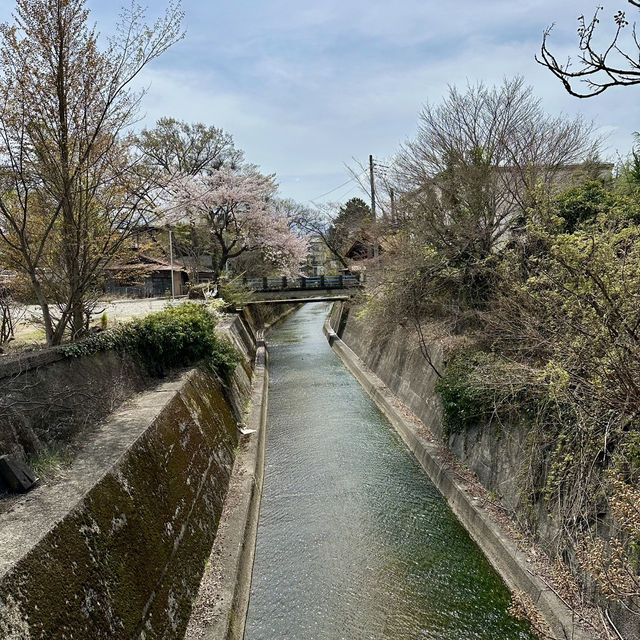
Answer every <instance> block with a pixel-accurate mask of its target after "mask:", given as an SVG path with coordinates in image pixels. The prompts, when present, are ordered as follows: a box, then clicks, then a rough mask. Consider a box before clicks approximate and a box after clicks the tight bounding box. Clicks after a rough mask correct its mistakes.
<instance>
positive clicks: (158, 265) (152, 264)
mask: <svg viewBox="0 0 640 640" xmlns="http://www.w3.org/2000/svg"><path fill="white" fill-rule="evenodd" d="M171 273H172V269H171V264H170V263H169V262H167V261H166V260H163V259H161V258H156V257H155V256H150V255H146V254H144V253H139V254H137V255H136V256H134V257H133V258H131V259H130V260H128V261H127V262H125V263H122V264H113V265H110V266H108V267H107V268H106V269H105V277H106V282H105V293H106V294H108V295H113V296H122V297H128V298H150V297H161V296H164V295H168V294H170V293H171ZM188 281H189V275H188V273H187V270H186V269H185V268H184V267H183V266H182V265H181V264H179V263H177V262H175V263H174V265H173V286H174V293H175V295H176V296H181V295H183V294H185V293H186V289H187V282H188Z"/></svg>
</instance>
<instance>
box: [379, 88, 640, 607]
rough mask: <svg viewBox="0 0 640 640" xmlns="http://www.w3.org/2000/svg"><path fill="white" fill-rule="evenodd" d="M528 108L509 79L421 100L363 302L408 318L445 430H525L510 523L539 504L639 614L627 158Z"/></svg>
mask: <svg viewBox="0 0 640 640" xmlns="http://www.w3.org/2000/svg"><path fill="white" fill-rule="evenodd" d="M501 105H502V106H501ZM538 109H539V104H538V103H537V102H536V101H535V100H533V98H532V96H531V94H530V92H529V91H528V90H526V89H525V88H524V87H523V86H522V85H521V84H520V83H518V82H506V83H505V85H504V86H503V87H502V88H500V89H495V90H489V89H486V88H483V87H471V88H469V89H468V90H467V92H466V93H460V92H458V91H457V90H455V89H452V90H451V93H450V95H449V96H448V98H447V99H446V100H445V102H444V103H443V104H442V105H441V106H439V107H432V106H430V107H428V108H426V109H425V112H424V113H423V116H422V128H421V130H420V133H419V137H418V139H417V140H416V141H414V142H411V143H409V144H407V145H406V146H405V148H404V149H403V151H402V152H401V154H400V160H399V162H398V163H397V165H396V167H397V169H396V171H397V182H398V184H397V191H396V193H398V194H399V198H398V201H399V202H400V203H401V204H402V207H403V208H404V211H403V212H402V214H403V215H402V216H401V219H402V220H403V223H402V224H401V225H400V227H399V228H398V229H394V230H390V232H389V234H388V236H387V246H388V247H389V251H388V252H387V253H386V255H385V257H384V261H383V264H384V276H383V278H382V279H381V282H380V283H379V284H378V286H376V288H375V289H374V290H373V291H372V294H373V295H372V296H371V298H370V302H369V304H368V313H370V314H371V316H372V317H373V318H374V319H375V321H376V322H377V323H378V326H379V328H380V327H381V328H382V329H384V327H388V328H391V327H393V326H395V325H396V324H397V323H398V322H400V323H402V324H404V325H406V326H409V327H413V328H414V329H415V331H416V336H417V340H418V342H419V344H420V348H421V352H422V354H423V355H424V357H425V359H426V361H427V362H428V364H429V365H430V366H431V367H432V368H433V369H434V370H435V371H436V373H438V375H439V376H440V378H439V381H438V383H437V387H436V388H437V390H438V392H439V393H440V397H441V399H442V404H443V408H444V419H445V429H446V430H447V431H448V432H449V433H453V432H458V431H463V430H465V429H469V428H471V427H474V426H477V425H487V424H489V423H497V424H498V425H500V428H501V429H506V430H508V429H514V428H515V427H516V425H517V426H518V427H519V428H520V429H522V428H524V429H525V430H526V431H527V434H528V435H527V444H526V447H527V451H526V459H525V460H524V461H523V465H522V473H521V474H520V485H521V486H520V490H521V495H522V513H521V514H518V515H519V516H520V520H521V521H527V522H528V523H529V525H530V526H531V528H532V530H533V531H534V532H535V528H536V526H537V524H538V523H537V522H536V517H535V516H534V515H533V511H532V510H531V505H533V504H534V503H538V504H539V503H540V500H543V501H544V504H545V505H546V507H547V510H548V512H549V514H550V515H551V517H552V519H553V522H554V523H555V525H556V526H557V529H558V531H559V536H558V537H557V538H556V539H555V540H554V543H555V545H556V550H557V553H558V554H559V555H562V556H563V557H564V558H565V560H567V559H575V562H574V564H575V565H578V566H579V567H580V568H581V569H582V570H584V571H586V572H587V573H588V574H589V575H590V576H591V578H592V579H594V580H595V582H596V583H597V584H599V585H600V588H601V590H602V593H603V594H604V595H605V596H606V597H608V598H611V599H614V600H617V601H618V602H624V606H625V607H626V608H627V609H628V610H629V611H630V612H632V613H633V614H635V615H640V607H639V605H638V600H637V599H636V600H635V601H634V600H633V598H637V597H639V596H640V578H639V569H640V562H639V560H640V558H639V552H638V549H639V548H640V460H639V455H638V451H639V450H640V447H639V445H638V443H639V442H640V382H639V381H640V179H639V178H638V176H640V173H638V171H637V169H638V166H637V159H638V153H637V152H635V153H634V154H632V155H631V157H630V158H629V160H628V161H627V162H624V163H622V164H621V166H620V167H618V171H617V172H616V175H615V177H614V176H612V175H611V172H610V171H609V168H608V167H607V166H606V165H603V164H602V163H599V162H597V160H596V157H595V156H594V152H595V151H596V150H597V145H596V146H594V144H593V142H592V139H591V135H590V128H589V127H588V126H587V125H583V124H581V123H578V122H574V123H568V122H561V121H559V120H554V119H549V118H547V117H546V116H542V115H541V114H540V113H539V112H538ZM559 132H562V133H561V134H560V133H559ZM536 140H538V142H536ZM545 149H546V151H545ZM536 154H538V155H537V156H536ZM432 338H433V339H436V340H440V343H441V344H444V345H446V346H447V348H448V349H449V352H448V353H446V355H445V359H446V360H447V367H446V369H445V370H442V369H440V367H441V365H440V364H439V363H438V362H435V361H434V359H433V358H432V354H431V350H432V348H431V346H430V343H431V342H433V340H432ZM522 516H524V517H522ZM572 562H573V560H572ZM629 598H632V599H631V600H630V599H629Z"/></svg>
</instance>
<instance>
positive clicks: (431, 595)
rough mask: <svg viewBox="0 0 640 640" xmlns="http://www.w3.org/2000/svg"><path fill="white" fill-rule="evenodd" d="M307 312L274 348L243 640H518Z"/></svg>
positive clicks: (479, 563)
mask: <svg viewBox="0 0 640 640" xmlns="http://www.w3.org/2000/svg"><path fill="white" fill-rule="evenodd" d="M327 312H328V305H326V304H324V303H316V304H307V305H305V306H304V307H302V308H301V309H300V310H299V311H297V312H296V313H295V314H294V315H293V316H292V317H291V318H289V319H288V320H287V321H285V323H283V324H282V325H281V326H280V327H278V328H277V329H276V330H275V331H274V332H273V333H272V334H271V337H270V340H269V354H270V368H269V370H270V385H269V418H268V430H267V449H266V467H265V479H264V490H263V496H262V504H261V511H260V521H259V526H258V538H257V546H256V554H255V564H254V570H253V582H252V587H251V600H250V603H249V613H248V617H247V624H246V631H245V639H246V640H284V639H291V640H312V639H326V640H340V639H344V640H361V639H362V640H364V639H367V640H369V639H376V640H377V639H384V638H389V639H391V638H393V639H403V640H413V639H418V638H429V639H432V638H433V639H436V638H437V639H447V640H474V639H487V640H489V639H490V640H520V639H528V638H531V635H530V633H529V632H528V631H527V627H526V626H525V625H524V624H523V623H521V622H519V621H517V620H515V619H514V618H513V617H511V616H510V615H509V613H508V607H509V593H508V591H507V589H506V587H505V586H504V584H503V583H502V582H501V580H500V578H499V577H498V575H497V574H496V573H495V572H494V571H493V569H492V568H491V566H490V565H489V563H488V562H487V560H486V559H485V557H484V556H483V555H482V553H481V552H480V550H479V549H478V548H477V547H476V545H475V544H474V543H473V541H472V540H471V539H470V538H469V536H468V534H467V533H466V532H465V530H464V529H463V528H462V526H461V525H460V524H459V523H458V521H457V520H456V518H455V516H454V515H453V513H452V512H451V510H450V509H449V508H448V506H447V504H446V502H445V500H444V499H443V498H442V496H441V495H440V494H439V493H438V491H437V490H436V488H435V487H434V486H433V485H432V484H431V482H430V481H429V480H428V478H427V476H426V475H425V474H424V472H423V471H422V469H421V468H420V467H419V465H418V463H417V462H416V461H415V459H414V458H413V457H412V455H411V454H410V453H409V452H408V450H407V449H406V448H405V446H404V444H403V443H402V441H401V440H400V439H399V438H398V436H397V435H396V434H395V432H394V431H393V430H392V428H391V427H390V426H389V424H388V422H387V421H386V419H385V418H384V416H383V415H382V414H381V413H380V412H379V411H378V409H377V407H376V406H375V405H374V404H373V402H372V401H371V400H370V398H369V397H368V396H367V395H366V394H365V392H364V391H363V390H362V389H361V387H360V386H359V384H358V383H357V382H356V381H355V380H354V379H353V377H352V376H351V375H350V374H349V372H348V371H347V370H346V369H345V368H344V366H343V364H342V362H341V361H340V360H339V359H338V357H337V356H336V355H335V354H334V353H333V351H332V350H331V348H330V347H329V345H328V344H327V341H326V339H325V337H324V335H323V333H322V324H323V322H324V319H325V317H326V314H327Z"/></svg>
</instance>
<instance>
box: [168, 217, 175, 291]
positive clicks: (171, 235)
mask: <svg viewBox="0 0 640 640" xmlns="http://www.w3.org/2000/svg"><path fill="white" fill-rule="evenodd" d="M169 259H170V261H171V302H174V301H175V298H176V296H175V290H174V286H173V232H172V231H171V229H169Z"/></svg>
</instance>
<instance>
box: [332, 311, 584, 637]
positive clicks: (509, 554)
mask: <svg viewBox="0 0 640 640" xmlns="http://www.w3.org/2000/svg"><path fill="white" fill-rule="evenodd" d="M345 311H346V310H345V309H344V308H342V305H340V304H336V305H334V307H333V309H332V312H331V316H330V318H329V321H328V322H327V324H326V325H325V333H327V337H328V339H329V342H330V343H331V345H332V347H333V349H334V350H335V351H336V352H337V353H338V355H339V356H340V357H341V359H342V360H343V361H344V363H345V365H346V366H347V368H348V369H349V370H350V371H351V373H352V374H353V375H354V376H355V377H356V379H357V380H358V381H359V382H360V384H361V385H362V386H363V388H364V389H365V391H367V393H368V394H369V395H370V396H371V397H372V399H373V400H374V401H375V402H376V404H377V405H378V406H379V408H380V409H381V410H382V411H383V413H384V414H385V415H386V416H387V418H388V419H389V421H390V422H391V424H392V425H393V426H394V428H395V429H396V430H397V431H398V433H399V434H400V436H401V437H402V438H403V440H404V441H405V443H406V444H407V446H408V447H409V449H410V450H411V451H412V452H413V454H414V455H415V456H416V458H417V460H418V462H419V463H420V465H421V466H422V467H423V469H424V470H425V471H426V473H427V474H428V475H429V477H430V479H431V480H432V482H433V483H434V484H435V485H436V487H437V488H438V489H439V490H440V492H441V493H442V494H443V496H444V497H445V498H446V499H447V502H448V503H449V505H450V506H451V508H452V510H453V511H454V513H455V514H456V516H457V517H458V519H459V520H460V522H461V523H462V524H463V525H464V527H465V528H466V529H467V531H469V533H470V534H471V536H472V537H473V538H474V540H475V541H476V542H477V544H478V546H479V547H480V548H481V549H482V551H483V552H484V553H485V555H486V556H487V558H488V559H489V561H490V562H491V564H492V565H493V566H494V567H495V568H496V570H497V571H498V572H499V573H500V575H501V576H502V578H503V579H504V581H505V582H506V583H507V585H508V586H509V588H510V589H511V590H512V591H516V592H524V593H526V594H528V595H529V596H530V597H531V599H532V601H533V602H534V604H535V605H536V606H537V608H538V609H539V611H540V612H541V613H542V615H543V617H544V618H545V620H546V622H547V623H548V625H549V627H550V628H551V630H552V632H553V634H554V637H557V638H564V637H566V638H574V639H576V640H577V639H581V638H582V639H584V640H587V639H588V638H591V637H592V636H591V635H590V633H589V632H588V630H587V629H586V628H583V627H582V626H581V625H580V624H578V623H577V622H576V620H575V618H574V616H573V614H572V612H571V610H570V609H569V608H568V607H567V606H566V605H565V603H564V602H563V601H562V599H561V598H559V597H558V595H557V594H556V593H555V592H554V591H553V590H551V589H550V588H549V586H548V585H547V584H546V583H545V581H544V580H542V579H541V578H539V577H538V576H536V575H535V574H534V572H533V571H532V570H531V564H530V561H529V559H528V558H527V556H526V554H525V553H523V551H522V550H520V549H519V548H518V546H517V545H516V544H515V542H514V541H512V540H511V539H509V537H508V536H507V535H505V533H504V531H503V530H502V528H501V526H500V525H499V524H498V523H497V522H496V520H495V518H494V517H493V516H492V514H491V513H490V512H489V511H488V510H486V509H485V508H484V506H483V505H482V504H481V501H480V500H479V499H478V498H477V497H476V496H474V495H473V493H472V492H471V491H470V490H469V488H468V487H467V486H466V485H465V482H464V481H463V480H462V479H461V478H460V477H459V476H458V475H457V474H456V472H455V469H454V468H452V467H451V465H450V464H449V462H448V460H447V457H448V451H447V450H446V449H443V448H442V445H441V444H438V443H437V440H440V437H441V435H442V425H441V415H442V413H441V408H440V406H439V401H438V398H437V395H436V392H435V389H434V387H435V383H436V380H437V374H436V373H435V372H434V371H433V369H432V368H431V367H430V366H429V365H428V363H427V362H426V360H425V358H424V356H423V355H422V353H421V352H420V348H419V345H418V344H417V340H416V336H415V334H414V335H411V333H410V332H408V331H406V330H404V329H402V328H401V327H398V328H397V329H396V331H395V333H394V334H393V335H392V336H390V337H389V338H388V339H386V340H380V339H379V337H378V336H376V335H375V334H374V333H373V332H372V331H371V329H370V328H369V327H367V325H366V322H365V320H364V319H362V318H358V317H357V315H356V314H355V313H354V312H353V310H351V313H345ZM341 338H342V339H341ZM430 356H431V359H432V361H433V363H434V364H435V365H436V367H442V366H443V361H442V356H441V353H440V352H438V351H437V350H434V351H433V352H432V353H431V354H430ZM398 400H399V401H400V402H398ZM401 403H402V404H403V405H404V407H403V406H402V404H401ZM407 409H410V411H411V413H413V416H412V415H410V413H409V412H408V411H407ZM414 416H415V418H418V419H419V420H420V421H421V422H422V423H423V424H424V426H426V427H428V429H429V430H430V432H431V433H432V434H435V436H436V441H433V440H432V436H430V433H429V431H427V430H425V429H424V427H422V426H421V425H420V424H419V422H417V421H416V420H415V418H414ZM489 455H491V454H489ZM498 455H499V454H498ZM462 461H463V462H465V463H469V462H470V461H472V459H465V458H464V457H462ZM488 464H489V465H491V466H492V467H494V468H495V467H498V466H503V467H505V466H507V465H508V461H505V460H500V459H499V457H498V458H496V459H495V460H494V459H491V458H490V459H489V460H488ZM511 472H512V473H513V474H514V475H516V468H513V467H512V468H511Z"/></svg>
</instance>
